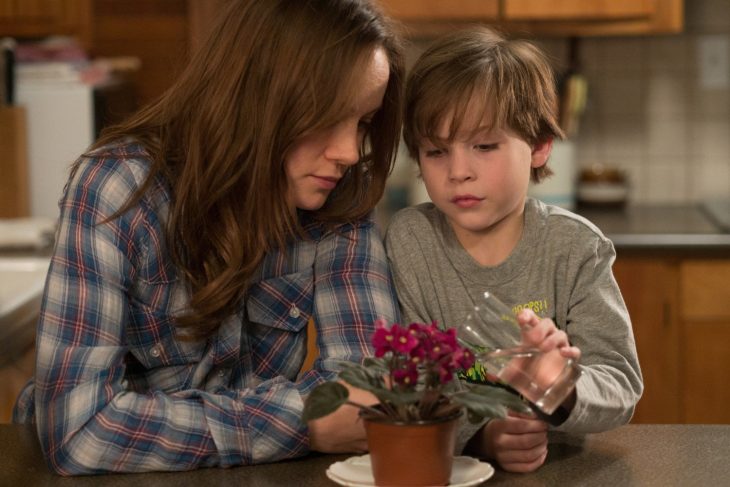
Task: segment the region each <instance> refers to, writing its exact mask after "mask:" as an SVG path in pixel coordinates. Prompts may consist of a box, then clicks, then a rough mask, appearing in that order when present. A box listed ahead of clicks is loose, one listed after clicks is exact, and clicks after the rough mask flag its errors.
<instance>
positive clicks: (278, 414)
mask: <svg viewBox="0 0 730 487" xmlns="http://www.w3.org/2000/svg"><path fill="white" fill-rule="evenodd" d="M148 167H149V159H148V155H147V154H146V153H145V152H144V150H143V149H142V148H141V147H139V146H137V145H134V144H124V145H119V146H113V147H107V148H102V149H99V150H97V151H96V153H94V154H93V157H88V158H84V159H82V160H81V161H80V163H79V165H78V166H77V168H76V170H75V171H74V173H73V174H72V176H71V178H70V180H69V183H68V184H67V186H66V188H65V189H64V197H63V198H62V200H61V204H60V206H61V218H60V227H59V230H58V234H57V243H56V248H55V251H54V255H53V258H52V261H51V266H50V270H49V274H48V278H47V282H46V289H45V294H44V299H43V306H42V310H41V318H40V321H39V324H38V335H37V357H36V374H35V379H34V380H33V381H32V382H31V383H29V384H28V386H26V388H25V389H24V391H23V392H22V393H21V395H20V397H19V399H18V402H17V404H16V409H15V417H14V420H15V421H16V422H31V421H35V422H36V423H37V427H38V432H39V437H40V440H41V445H42V448H43V451H44V453H45V455H46V458H47V460H48V463H49V466H50V467H51V468H52V469H53V470H54V471H56V472H58V473H60V474H62V475H77V474H92V473H100V472H108V471H116V472H139V471H152V470H186V469H193V468H198V467H209V466H223V467H227V466H232V465H241V464H252V463H260V462H272V461H277V460H282V459H285V458H292V457H297V456H301V455H304V454H306V453H307V452H308V451H309V443H308V436H307V428H306V426H305V425H304V424H303V423H302V422H301V420H300V414H301V411H302V407H303V398H304V397H306V395H307V394H308V393H309V391H311V389H312V388H313V387H314V386H315V385H317V384H319V383H321V382H322V381H324V380H326V379H331V378H333V377H334V375H335V374H336V372H337V370H338V369H339V365H340V363H341V361H342V360H347V361H360V360H361V359H362V358H363V357H365V356H367V355H369V354H370V349H369V345H368V344H369V339H370V335H371V333H372V331H373V322H374V321H375V320H376V319H377V318H380V317H382V318H385V319H386V320H388V321H397V319H398V317H399V316H398V309H397V305H396V300H395V295H394V292H393V288H392V284H391V279H390V275H389V271H388V268H387V261H386V257H385V252H384V250H383V246H382V242H381V239H380V236H379V233H378V231H377V228H376V227H375V225H374V223H373V222H372V221H371V220H369V219H368V220H364V221H361V222H358V223H355V224H349V225H344V226H342V227H340V228H339V231H338V232H335V233H333V232H324V231H322V229H320V228H318V227H316V226H314V225H311V224H310V225H309V226H308V227H307V229H308V232H309V233H310V236H311V238H310V239H307V240H300V241H296V242H294V243H292V244H291V245H290V247H289V248H288V249H287V252H286V256H285V255H284V254H282V253H279V252H273V253H271V254H270V255H268V256H267V257H266V259H265V260H264V262H263V263H262V264H261V266H260V268H259V272H258V273H257V275H256V276H255V279H254V281H255V282H254V284H253V285H252V287H251V289H250V292H249V293H248V295H247V298H246V302H245V303H243V304H244V305H242V306H241V311H240V312H239V313H238V314H237V315H235V316H231V317H229V318H228V319H227V320H225V321H224V322H223V324H222V325H221V327H220V329H219V330H218V332H217V334H216V335H215V336H213V337H211V338H210V339H208V340H207V341H205V342H201V343H190V342H186V341H181V340H179V339H177V338H176V335H175V333H174V326H173V317H174V316H175V315H176V314H178V313H179V312H180V311H182V310H184V309H185V306H186V304H187V302H188V294H187V291H186V286H185V285H184V283H182V282H181V281H180V280H178V278H177V276H176V272H175V269H174V267H173V266H172V264H171V262H170V260H169V258H168V256H167V254H166V250H165V249H166V246H165V242H164V233H163V228H164V224H165V215H167V212H168V206H169V201H170V194H169V190H168V188H167V186H166V184H165V183H164V182H163V181H162V180H160V181H156V182H155V183H154V184H153V186H152V187H151V188H150V190H149V191H148V192H147V194H146V196H145V197H144V198H143V200H142V201H141V202H140V204H139V205H137V206H135V207H134V208H132V209H130V210H129V211H127V212H126V213H125V214H124V215H122V216H121V217H119V218H117V219H115V220H113V221H111V222H110V223H106V224H101V225H98V224H97V222H99V221H101V220H103V219H104V218H106V217H108V216H110V215H112V214H113V213H114V212H116V211H117V210H118V209H119V208H121V207H122V205H123V204H124V202H125V201H126V200H127V198H128V197H129V196H130V195H131V194H132V193H133V192H134V191H135V190H136V189H137V188H138V187H139V185H140V184H141V182H142V181H143V179H144V177H145V175H146V174H147V170H148ZM310 317H311V318H313V319H314V321H315V323H316V326H317V344H318V346H319V353H320V355H319V358H318V359H317V360H316V362H315V364H314V367H313V369H312V370H311V371H307V372H303V373H300V368H301V365H302V363H303V360H304V357H305V355H306V329H307V327H306V325H307V321H308V319H309V318H310Z"/></svg>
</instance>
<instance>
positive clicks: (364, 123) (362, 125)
mask: <svg viewBox="0 0 730 487" xmlns="http://www.w3.org/2000/svg"><path fill="white" fill-rule="evenodd" d="M372 123H373V121H372V120H360V121H359V122H358V123H357V129H358V130H359V131H360V132H369V131H370V127H371V126H372Z"/></svg>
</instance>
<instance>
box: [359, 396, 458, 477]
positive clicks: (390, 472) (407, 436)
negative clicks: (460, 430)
mask: <svg viewBox="0 0 730 487" xmlns="http://www.w3.org/2000/svg"><path fill="white" fill-rule="evenodd" d="M461 414H462V413H461V411H458V412H456V413H455V414H453V415H451V416H448V417H446V418H440V419H437V420H433V421H420V422H417V423H402V422H394V421H392V420H389V419H381V418H367V417H366V418H364V419H365V431H366V433H367V440H368V448H369V450H370V461H371V465H372V469H373V477H374V478H375V485H380V486H386V485H387V486H396V485H398V486H401V485H402V486H427V485H429V486H432V485H448V484H449V478H450V477H451V466H452V464H453V461H454V442H455V441H456V425H457V420H458V419H459V417H460V416H461Z"/></svg>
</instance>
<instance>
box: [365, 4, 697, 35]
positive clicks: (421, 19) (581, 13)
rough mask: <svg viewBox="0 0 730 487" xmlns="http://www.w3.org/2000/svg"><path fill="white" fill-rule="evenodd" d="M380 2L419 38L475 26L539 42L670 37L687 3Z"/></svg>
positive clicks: (679, 27) (677, 28) (678, 26)
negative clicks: (534, 37)
mask: <svg viewBox="0 0 730 487" xmlns="http://www.w3.org/2000/svg"><path fill="white" fill-rule="evenodd" d="M378 1H379V3H380V4H381V5H382V6H383V8H384V9H385V11H386V12H388V13H389V14H390V15H392V16H393V17H395V18H396V19H398V20H401V21H402V22H403V23H404V24H405V25H406V27H407V33H409V34H410V35H411V36H416V37H418V36H432V35H439V34H441V33H443V32H448V31H450V30H453V29H455V28H459V27H461V26H463V25H466V24H467V23H471V22H481V23H485V24H488V25H494V26H497V27H499V28H500V29H502V30H505V31H508V32H516V33H519V34H520V35H525V34H531V35H538V36H539V35H547V36H606V35H608V36H611V35H651V34H671V33H678V32H681V31H682V29H683V27H684V0H378Z"/></svg>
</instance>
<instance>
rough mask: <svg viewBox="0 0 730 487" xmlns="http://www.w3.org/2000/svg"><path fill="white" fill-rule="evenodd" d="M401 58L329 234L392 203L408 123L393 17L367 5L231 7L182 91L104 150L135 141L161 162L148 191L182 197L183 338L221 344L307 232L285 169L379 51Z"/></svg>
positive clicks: (306, 0)
mask: <svg viewBox="0 0 730 487" xmlns="http://www.w3.org/2000/svg"><path fill="white" fill-rule="evenodd" d="M378 47H382V48H383V49H384V50H385V52H386V53H387V55H388V60H389V63H390V78H389V80H388V86H387V89H386V93H385V97H384V100H383V105H382V108H381V109H380V110H379V111H378V112H377V113H376V115H375V117H374V119H373V121H372V124H371V129H370V133H369V134H368V136H367V137H366V140H365V142H364V143H363V147H362V148H361V162H360V163H359V164H358V165H356V166H353V167H352V168H351V169H350V170H349V171H348V173H347V175H346V177H344V178H343V179H342V180H341V182H340V183H339V185H338V187H337V188H336V189H335V191H334V192H333V193H332V194H331V195H330V197H329V199H328V201H327V202H326V204H325V205H324V206H323V207H322V208H321V209H320V210H318V211H316V212H313V213H312V216H313V218H314V219H315V220H318V221H320V222H322V223H323V224H326V225H328V226H329V227H330V228H331V227H333V226H334V225H336V224H338V223H344V222H349V221H353V220H355V219H358V218H361V217H363V216H364V215H366V214H367V213H369V212H370V211H371V210H372V209H373V208H374V206H375V204H376V203H377V202H378V200H379V199H380V197H381V196H382V194H383V189H384V185H385V180H386V177H387V175H388V173H389V172H390V170H391V168H392V164H393V160H394V157H395V153H396V149H397V145H398V140H399V136H400V123H401V114H400V111H401V110H400V109H401V97H402V93H401V92H402V84H403V77H404V75H403V72H404V63H403V59H402V55H401V49H400V46H399V41H398V38H397V36H396V35H395V34H394V30H393V28H392V26H391V25H390V24H389V23H388V21H387V19H386V18H384V17H383V15H382V14H381V12H380V11H379V10H377V9H376V8H375V7H374V6H373V5H371V4H370V3H369V2H367V1H362V0H231V1H230V2H229V3H228V4H227V5H226V8H225V9H224V10H223V11H222V12H221V15H220V18H219V21H218V23H217V25H216V28H215V29H214V30H213V32H212V34H211V35H210V36H209V38H208V39H207V41H206V42H205V43H204V44H203V46H201V48H200V49H199V51H198V52H197V53H196V55H195V56H194V58H193V59H192V61H191V63H190V65H189V66H188V67H187V68H186V70H185V71H184V72H183V73H182V76H181V77H180V79H179V80H178V81H177V82H176V83H175V84H174V85H173V86H172V87H171V88H170V89H169V90H168V91H167V92H166V93H165V94H164V95H163V96H162V97H161V98H160V99H159V100H158V101H156V102H155V103H153V104H151V105H150V106H148V107H146V108H143V109H142V110H141V111H140V112H139V113H137V114H136V115H135V116H134V117H132V118H131V119H130V120H129V121H127V122H125V123H123V124H121V125H118V126H115V127H112V128H110V129H109V130H107V131H106V132H105V133H104V134H103V135H102V137H101V138H100V139H99V140H98V141H97V142H96V143H95V145H94V147H95V148H97V147H101V146H103V145H106V144H109V143H112V142H115V141H119V140H120V139H123V138H126V137H131V138H133V139H135V140H136V141H138V142H140V143H141V144H142V145H143V146H144V147H145V148H146V149H147V150H148V151H149V153H150V154H151V157H152V159H153V164H152V167H151V170H150V173H149V175H148V176H147V179H146V181H145V183H144V184H143V185H142V186H141V187H140V189H139V190H138V191H137V192H136V193H135V194H134V195H133V196H132V198H130V200H129V202H128V203H127V205H126V206H125V208H123V209H122V211H120V213H121V212H123V211H124V210H126V209H128V208H130V207H131V206H133V205H135V204H136V203H138V202H139V200H140V199H141V198H142V196H143V195H144V193H145V192H146V191H147V190H148V188H150V187H151V183H152V181H153V180H154V179H155V178H157V177H160V176H162V177H164V178H165V179H166V180H167V182H168V184H169V185H170V188H171V192H172V202H171V207H170V213H169V219H168V225H167V228H166V240H167V248H168V250H169V252H170V255H171V258H172V259H173V262H175V264H176V265H177V267H178V269H179V272H180V273H181V274H180V277H181V278H183V279H185V281H186V282H187V283H188V285H189V287H190V292H191V300H190V305H189V309H188V310H187V312H186V313H185V314H183V315H182V316H179V317H178V318H177V326H178V328H179V330H180V331H181V332H183V333H182V335H183V336H185V337H188V338H190V339H201V338H205V337H207V336H210V335H211V334H213V333H215V332H216V330H217V329H218V327H219V326H220V323H221V322H222V321H223V320H224V319H225V318H226V317H228V316H230V315H232V314H234V313H235V312H236V311H237V309H238V306H239V303H240V300H241V298H242V297H243V296H244V294H245V291H246V289H247V287H248V285H249V282H250V279H251V276H252V274H253V273H254V271H255V270H256V268H257V266H258V265H259V264H260V262H261V260H262V259H263V257H264V256H265V255H266V253H267V252H270V251H272V250H276V249H280V250H283V249H285V247H286V244H287V243H288V242H289V241H290V240H291V239H292V238H294V237H296V236H297V235H299V236H302V235H303V231H302V228H301V226H300V224H299V222H298V219H297V215H296V212H295V210H294V209H291V208H290V207H289V205H288V204H287V200H286V195H287V181H286V177H285V172H284V160H285V157H286V154H287V151H288V150H289V149H290V148H291V147H292V145H293V143H294V142H295V141H296V140H298V139H299V138H301V137H304V136H306V135H308V134H311V133H313V132H317V131H319V130H322V129H325V128H327V127H329V126H332V125H333V124H335V123H337V122H338V121H339V120H341V119H342V118H343V116H344V114H345V113H346V112H347V110H349V109H350V106H349V104H348V103H349V102H350V101H351V100H352V99H353V98H354V96H353V94H354V91H355V90H356V89H358V85H359V81H360V79H361V75H362V73H363V72H364V71H365V68H366V67H367V66H368V63H369V62H370V60H371V56H372V52H373V50H374V49H375V48H378Z"/></svg>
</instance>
